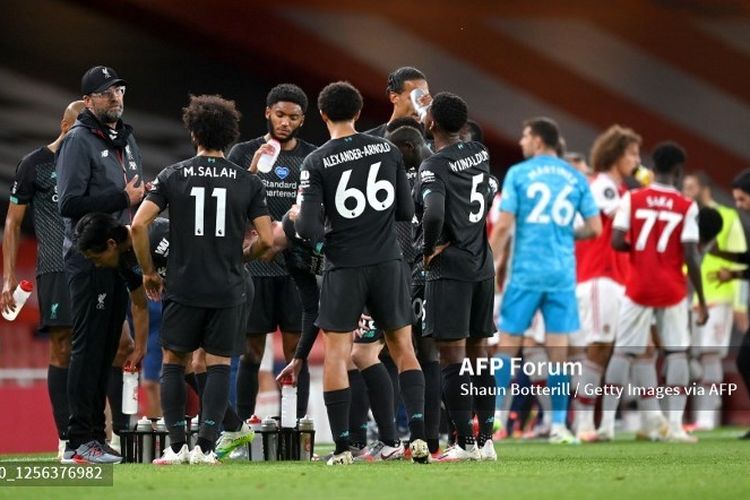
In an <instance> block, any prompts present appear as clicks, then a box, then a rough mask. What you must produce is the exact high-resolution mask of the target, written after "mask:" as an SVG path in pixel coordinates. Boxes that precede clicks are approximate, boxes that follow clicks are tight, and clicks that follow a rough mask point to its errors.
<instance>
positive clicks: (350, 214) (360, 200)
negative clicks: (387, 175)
mask: <svg viewBox="0 0 750 500" xmlns="http://www.w3.org/2000/svg"><path fill="white" fill-rule="evenodd" d="M378 171H380V162H377V163H373V164H372V165H370V170H369V172H368V173H367V188H366V191H367V198H366V199H365V194H364V193H363V192H362V191H360V190H359V189H357V188H355V187H350V188H348V187H346V185H347V184H349V179H351V177H352V171H351V169H349V170H346V171H345V172H344V173H343V174H342V175H341V179H339V184H338V186H336V211H337V212H338V213H339V215H341V217H343V218H345V219H356V218H357V217H359V216H360V215H362V214H363V213H364V211H365V207H366V206H367V204H368V203H369V205H370V206H371V207H372V208H373V209H375V210H377V211H378V212H382V211H383V210H386V209H388V208H389V207H390V206H391V205H393V201H394V200H395V199H396V190H395V189H394V188H393V184H391V183H390V182H388V181H387V180H385V179H383V180H377V178H378ZM381 191H384V192H385V199H383V200H382V201H381V200H379V199H378V193H379V192H381ZM347 200H354V208H348V207H347V206H346V202H347Z"/></svg>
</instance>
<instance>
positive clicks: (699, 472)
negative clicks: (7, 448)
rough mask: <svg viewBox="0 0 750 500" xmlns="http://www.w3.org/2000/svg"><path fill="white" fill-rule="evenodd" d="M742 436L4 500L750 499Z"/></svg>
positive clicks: (531, 447) (144, 481)
mask: <svg viewBox="0 0 750 500" xmlns="http://www.w3.org/2000/svg"><path fill="white" fill-rule="evenodd" d="M738 434H739V431H738V430H727V429H724V430H719V431H714V432H711V433H699V434H698V435H699V436H700V437H701V441H700V443H698V444H695V445H690V444H671V443H643V442H635V441H633V440H632V438H631V437H629V436H627V435H624V436H623V437H622V438H620V439H618V440H617V441H615V442H613V443H601V444H590V445H580V446H553V445H549V444H546V443H542V442H539V443H535V442H518V441H504V442H502V443H499V444H497V450H498V453H499V460H498V462H481V463H464V464H430V465H417V464H411V463H405V462H399V463H376V464H355V465H353V466H350V467H326V466H325V465H323V464H322V463H319V462H318V463H275V464H248V463H244V464H240V463H231V462H230V463H225V464H222V465H220V466H213V467H212V466H187V465H186V466H172V467H155V466H151V465H141V464H133V465H119V466H116V467H115V470H114V486H113V487H97V488H78V487H76V488H73V487H54V488H39V487H8V486H0V498H12V499H14V500H15V499H18V500H20V499H25V498H29V499H54V498H71V499H81V500H83V499H88V498H96V499H105V500H110V499H120V498H122V499H130V500H147V499H152V498H154V499H158V500H170V499H190V498H201V499H225V498H240V497H243V498H262V499H269V500H270V499H283V500H287V499H289V500H291V499H297V498H311V499H317V498H321V499H323V498H325V499H336V498H347V499H358V498H376V499H378V500H380V499H384V498H409V499H419V498H427V499H433V500H434V499H458V498H461V499H463V498H498V499H503V500H507V499H511V498H524V499H540V498H555V499H567V498H570V499H587V498H591V499H605V500H617V499H628V500H647V499H653V498H657V499H663V500H666V499H671V498H676V499H689V498H699V499H713V498H720V499H734V498H736V499H748V498H750V441H739V440H737V436H738ZM320 451H325V450H320ZM2 459H3V460H9V459H11V457H7V456H6V457H2ZM13 459H15V460H18V459H20V457H13ZM34 459H35V460H39V457H34Z"/></svg>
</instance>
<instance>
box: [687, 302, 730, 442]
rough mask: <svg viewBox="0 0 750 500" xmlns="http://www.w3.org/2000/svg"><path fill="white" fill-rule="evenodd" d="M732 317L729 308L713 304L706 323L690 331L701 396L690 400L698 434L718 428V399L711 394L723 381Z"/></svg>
mask: <svg viewBox="0 0 750 500" xmlns="http://www.w3.org/2000/svg"><path fill="white" fill-rule="evenodd" d="M733 319H734V313H733V310H732V304H716V305H714V306H711V307H709V315H708V322H707V323H706V324H705V325H704V326H698V325H696V324H695V322H693V325H692V326H693V328H694V331H695V332H696V333H697V334H698V335H697V338H696V336H695V335H694V336H693V345H692V351H693V352H695V353H696V354H697V356H698V362H699V363H700V367H701V370H700V372H701V376H700V378H699V379H698V382H699V383H700V385H701V386H702V387H703V389H704V391H705V393H704V394H702V395H698V396H695V397H694V398H693V405H694V406H693V407H694V409H695V417H696V418H695V425H696V428H698V429H700V430H713V429H714V428H715V427H716V426H717V424H720V423H721V422H720V420H721V419H720V418H718V417H719V412H718V410H719V409H720V408H721V397H720V396H719V395H718V394H717V393H716V392H715V391H712V390H711V388H712V387H716V386H718V384H720V383H721V382H722V381H723V380H724V370H723V367H722V360H723V358H724V357H725V356H726V354H727V351H728V348H729V338H730V336H731V333H732V324H733Z"/></svg>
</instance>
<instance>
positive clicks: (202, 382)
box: [193, 372, 208, 400]
mask: <svg viewBox="0 0 750 500" xmlns="http://www.w3.org/2000/svg"><path fill="white" fill-rule="evenodd" d="M193 377H194V378H195V385H196V386H198V390H197V391H196V392H197V393H198V396H199V397H200V398H201V400H202V399H203V391H205V390H206V377H208V374H207V372H200V373H197V372H196V373H193Z"/></svg>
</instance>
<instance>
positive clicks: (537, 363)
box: [523, 312, 552, 439]
mask: <svg viewBox="0 0 750 500" xmlns="http://www.w3.org/2000/svg"><path fill="white" fill-rule="evenodd" d="M540 331H541V335H539V332H540ZM545 338H546V335H545V333H544V319H543V318H542V315H541V313H539V312H537V313H536V314H535V315H534V320H533V321H532V322H531V328H529V329H528V330H527V331H526V333H525V334H524V338H523V358H524V361H525V362H526V363H529V364H530V365H531V366H534V368H535V369H534V372H533V373H532V374H530V375H529V382H530V383H531V386H532V387H533V388H535V389H536V394H535V396H534V397H535V398H536V401H537V403H539V407H540V408H541V410H542V420H541V422H539V423H538V425H536V427H535V428H534V429H533V430H532V431H530V432H529V433H525V434H524V437H525V438H531V439H534V438H542V437H544V438H547V437H549V433H550V430H551V428H552V398H551V397H550V395H549V394H547V391H546V390H545V388H546V387H547V377H548V373H547V366H548V365H549V356H548V355H547V347H546V346H545Z"/></svg>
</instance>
